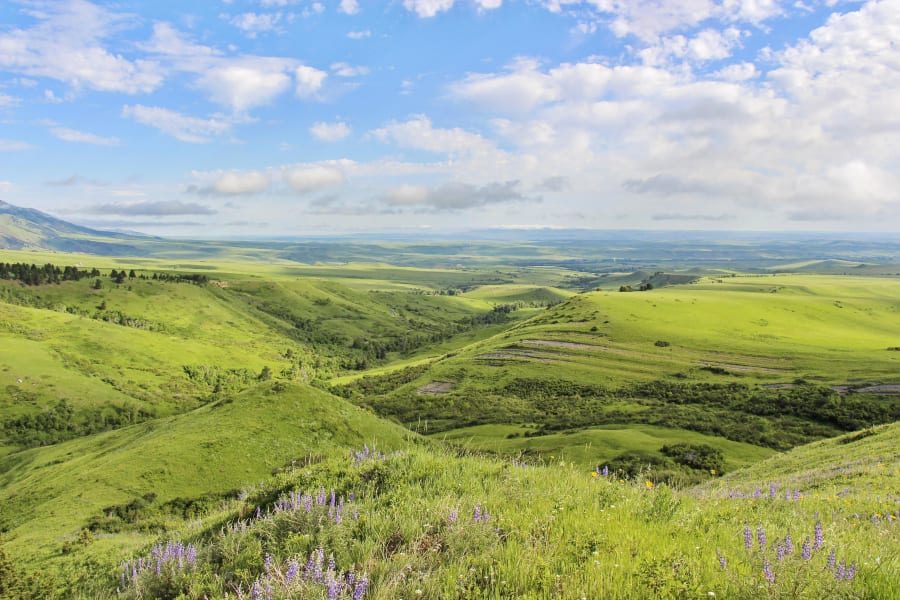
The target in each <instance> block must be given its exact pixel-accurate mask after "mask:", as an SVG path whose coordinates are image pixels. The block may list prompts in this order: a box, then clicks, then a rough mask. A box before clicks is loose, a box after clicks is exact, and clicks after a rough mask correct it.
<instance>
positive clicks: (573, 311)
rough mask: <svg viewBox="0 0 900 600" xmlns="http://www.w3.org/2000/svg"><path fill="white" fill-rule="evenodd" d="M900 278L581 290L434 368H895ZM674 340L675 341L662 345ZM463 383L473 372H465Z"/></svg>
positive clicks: (695, 374)
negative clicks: (623, 290) (596, 290)
mask: <svg viewBox="0 0 900 600" xmlns="http://www.w3.org/2000/svg"><path fill="white" fill-rule="evenodd" d="M898 340H900V280H898V279H896V278H853V277H829V276H818V275H777V276H766V277H734V278H724V279H716V280H704V281H702V282H701V283H698V284H693V285H687V286H675V287H668V288H663V289H655V290H650V291H646V292H632V293H622V292H593V293H586V294H580V295H578V296H574V297H572V298H571V299H569V300H568V301H567V302H565V303H563V304H560V305H558V306H556V307H554V308H553V309H551V310H550V311H548V312H546V313H544V314H542V315H540V316H539V317H537V318H535V319H532V320H530V321H528V322H526V323H522V324H520V325H519V326H517V327H514V328H512V329H511V330H510V331H509V332H506V333H504V334H503V335H500V336H497V337H495V338H493V339H490V340H486V341H485V342H483V343H480V344H477V345H474V346H472V347H470V348H467V349H466V350H465V351H464V352H460V353H459V354H458V355H457V356H455V357H453V359H452V360H448V361H445V362H444V363H443V364H442V365H441V366H440V368H438V367H437V366H436V368H435V371H434V372H433V373H431V375H432V376H434V377H435V378H438V379H439V378H441V377H444V376H445V375H449V374H450V373H452V372H454V371H462V372H464V373H465V372H468V371H471V372H472V373H473V375H474V376H475V377H474V378H477V375H478V373H480V372H482V371H484V369H485V368H488V369H489V370H490V371H491V372H492V375H491V378H492V379H498V378H505V377H509V376H517V375H522V374H524V373H528V372H530V373H533V372H535V371H551V372H552V373H553V376H556V377H565V378H569V379H572V380H576V381H583V382H589V383H603V384H611V385H615V384H620V383H622V382H627V381H634V380H636V379H638V380H639V379H645V380H646V379H657V378H660V377H668V376H673V375H676V374H680V375H687V376H688V377H690V378H691V379H705V380H716V378H717V377H720V376H717V375H716V374H715V373H713V372H710V371H709V370H708V369H704V368H703V367H710V366H712V367H719V369H722V370H724V371H726V372H728V374H729V375H731V376H733V377H740V378H741V380H742V381H758V382H761V383H766V382H791V381H793V380H794V379H797V378H807V379H814V380H819V381H826V382H832V383H846V382H854V381H866V380H873V381H881V380H883V381H885V382H893V381H895V380H897V377H898V373H900V353H897V352H891V351H889V350H888V348H890V347H896V346H898V345H900V341H898ZM656 342H664V343H665V345H662V344H660V345H657V343H656ZM459 383H460V384H461V385H464V384H465V380H463V381H460V382H459Z"/></svg>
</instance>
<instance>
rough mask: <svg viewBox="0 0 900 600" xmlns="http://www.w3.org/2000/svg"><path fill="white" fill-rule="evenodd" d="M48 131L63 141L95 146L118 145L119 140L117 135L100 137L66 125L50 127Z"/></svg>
mask: <svg viewBox="0 0 900 600" xmlns="http://www.w3.org/2000/svg"><path fill="white" fill-rule="evenodd" d="M50 133H52V134H53V135H54V136H56V137H57V138H59V139H61V140H63V141H64V142H80V143H83V144H93V145H95V146H118V145H119V144H120V140H119V138H117V137H102V136H99V135H95V134H93V133H86V132H84V131H77V130H75V129H69V128H68V127H52V128H51V129H50Z"/></svg>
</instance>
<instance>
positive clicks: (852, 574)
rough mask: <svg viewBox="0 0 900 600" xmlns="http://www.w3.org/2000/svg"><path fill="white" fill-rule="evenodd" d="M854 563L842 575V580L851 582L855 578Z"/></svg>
mask: <svg viewBox="0 0 900 600" xmlns="http://www.w3.org/2000/svg"><path fill="white" fill-rule="evenodd" d="M856 570H857V569H856V563H853V564H852V565H850V568H849V569H847V572H846V573H844V579H845V580H846V581H853V578H854V577H856Z"/></svg>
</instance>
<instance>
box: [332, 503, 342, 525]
mask: <svg viewBox="0 0 900 600" xmlns="http://www.w3.org/2000/svg"><path fill="white" fill-rule="evenodd" d="M342 510H344V503H343V502H341V503H340V504H338V507H337V508H336V509H335V510H334V524H335V525H340V524H341V511H342Z"/></svg>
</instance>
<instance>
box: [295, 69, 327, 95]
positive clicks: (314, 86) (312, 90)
mask: <svg viewBox="0 0 900 600" xmlns="http://www.w3.org/2000/svg"><path fill="white" fill-rule="evenodd" d="M326 77H328V73H326V72H325V71H320V70H319V69H316V68H314V67H309V66H307V65H300V66H299V67H297V68H296V69H295V70H294V78H295V79H296V83H297V85H296V94H297V96H298V97H299V98H314V97H315V96H316V94H317V93H318V91H319V90H320V89H322V85H323V84H324V83H325V78H326Z"/></svg>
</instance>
